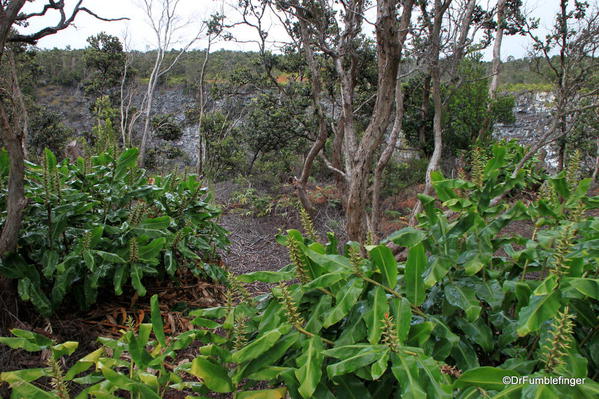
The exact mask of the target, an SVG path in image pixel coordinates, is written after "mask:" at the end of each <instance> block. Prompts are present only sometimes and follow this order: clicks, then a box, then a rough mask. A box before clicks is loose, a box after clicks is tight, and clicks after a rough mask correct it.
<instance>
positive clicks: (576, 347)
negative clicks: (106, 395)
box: [67, 146, 599, 399]
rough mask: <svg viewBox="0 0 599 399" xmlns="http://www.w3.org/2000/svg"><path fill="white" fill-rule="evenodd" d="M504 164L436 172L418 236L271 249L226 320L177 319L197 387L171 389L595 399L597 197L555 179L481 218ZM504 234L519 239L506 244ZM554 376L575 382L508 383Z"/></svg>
mask: <svg viewBox="0 0 599 399" xmlns="http://www.w3.org/2000/svg"><path fill="white" fill-rule="evenodd" d="M510 165H511V164H510V161H509V160H508V157H507V149H506V148H505V147H501V146H496V147H495V148H494V157H493V158H491V159H489V160H488V162H487V163H486V166H485V167H484V168H483V169H482V172H481V176H482V184H480V185H479V184H476V183H473V182H470V181H467V180H462V179H445V178H444V177H443V176H442V175H441V174H439V173H436V174H434V175H433V181H434V184H433V185H434V188H435V190H436V194H437V198H433V197H428V196H421V200H422V201H423V203H424V213H423V214H422V215H420V217H419V220H420V225H419V226H418V227H417V228H412V227H410V228H405V229H402V230H400V231H397V232H395V233H393V234H392V235H391V236H389V237H388V238H387V239H386V240H385V241H384V242H383V243H381V244H378V245H368V246H366V247H360V245H359V244H357V243H352V242H350V243H347V244H346V245H345V246H344V248H343V251H342V252H341V253H340V252H339V251H338V243H337V240H336V239H335V237H334V236H333V235H332V234H329V235H328V241H327V242H318V241H315V240H313V239H311V238H306V237H304V236H303V235H302V234H301V233H300V232H299V231H297V230H289V231H288V232H287V234H286V235H281V236H278V237H277V241H278V242H279V243H281V244H282V245H285V246H287V247H288V248H289V251H290V259H291V263H290V264H289V265H288V266H286V267H284V268H283V269H281V270H279V271H276V272H274V271H259V272H254V273H249V274H245V275H242V276H238V277H234V278H231V279H230V280H229V284H228V289H227V293H226V303H225V304H224V306H221V307H217V308H210V309H200V310H195V311H193V312H191V315H192V316H194V317H195V319H194V320H193V323H194V324H195V325H196V326H198V327H200V328H202V330H201V331H202V332H201V333H199V334H197V335H196V336H195V339H197V340H198V341H199V342H200V343H201V344H202V345H203V346H202V347H201V349H200V354H199V355H198V356H196V357H195V358H194V359H193V360H192V361H191V362H190V363H191V364H190V365H189V364H186V365H185V366H181V368H180V369H179V370H178V371H182V370H188V371H185V373H188V374H191V375H193V376H195V377H197V378H199V382H198V381H196V380H191V381H190V380H189V379H188V378H186V377H185V376H183V377H181V378H183V381H184V382H176V383H177V384H182V385H177V386H182V387H183V386H184V387H187V388H190V389H192V390H193V391H194V392H196V393H198V394H200V395H206V394H208V393H210V392H221V393H233V394H234V396H235V397H236V398H249V397H253V398H283V397H285V395H289V397H291V398H294V399H295V398H298V399H299V398H304V399H306V398H336V397H337V398H340V397H343V398H345V397H363V398H391V397H401V398H419V399H420V398H435V399H437V398H440V399H443V398H448V399H449V398H463V399H465V398H487V397H494V398H530V397H543V398H544V397H548V398H550V397H559V396H563V397H572V396H573V395H575V396H576V397H580V398H595V397H596V396H597V393H598V392H599V384H597V383H596V382H595V381H593V379H594V378H595V376H596V375H597V373H598V371H599V362H598V360H599V359H597V356H596V353H597V351H596V348H597V345H599V335H598V334H597V328H596V327H597V323H596V320H597V319H596V314H597V311H599V294H598V293H599V279H598V278H597V277H598V276H597V271H598V260H599V251H598V248H599V246H598V245H597V242H598V240H599V221H598V220H597V218H594V217H592V216H589V215H588V214H587V213H586V210H588V209H592V208H597V207H599V198H597V197H588V196H587V194H586V193H587V190H588V187H589V184H590V181H589V180H588V179H587V180H581V181H580V182H579V183H578V184H577V185H576V187H572V188H570V187H569V185H568V183H567V179H566V178H565V177H564V176H563V175H558V176H557V177H554V178H552V179H551V180H550V184H551V185H552V186H553V187H554V188H555V191H556V195H557V199H556V200H555V201H553V202H551V203H548V202H546V201H545V200H544V199H540V200H538V201H535V202H533V203H530V204H528V205H524V204H523V203H521V202H513V203H509V202H504V203H502V204H495V203H494V201H493V199H494V198H497V197H498V196H500V195H503V194H505V193H506V192H509V191H510V190H512V189H513V188H514V187H517V186H518V185H519V184H525V183H524V182H523V181H522V180H523V179H525V176H526V174H525V172H523V171H522V172H520V173H518V174H517V176H516V177H515V178H513V179H512V178H511V177H510V173H509V168H510ZM506 169H507V171H506ZM515 221H528V222H530V224H531V226H533V227H534V230H533V232H532V234H531V235H530V236H528V235H520V234H518V233H517V232H510V231H509V230H506V228H507V227H508V226H509V225H510V223H512V222H515ZM389 241H390V242H393V243H395V244H396V245H398V246H400V247H405V248H406V252H407V260H406V261H405V262H398V261H397V260H396V259H395V256H394V255H393V253H392V251H391V249H390V248H389V247H388V246H387V245H385V244H386V242H389ZM255 281H261V282H266V283H271V284H276V286H275V287H273V288H272V291H271V293H270V294H267V295H262V296H260V297H257V298H254V299H252V298H250V297H249V296H248V294H247V291H246V290H245V288H244V286H243V284H244V283H252V282H255ZM153 319H158V318H157V317H153ZM140 331H141V328H140ZM144 331H145V330H144ZM158 331H159V330H158ZM140 334H141V333H140ZM144 334H146V335H148V336H149V333H148V332H145V333H144ZM155 334H156V339H157V340H160V339H161V338H160V332H158V333H156V330H155ZM143 342H144V343H145V342H146V341H143ZM153 347H154V346H153V344H151V343H149V341H148V344H147V345H145V348H146V349H144V350H146V351H147V352H148V353H150V354H152V353H153V349H151V348H153ZM142 356H146V355H142ZM152 356H153V355H152ZM154 358H155V357H154ZM135 361H136V360H135ZM147 361H148V362H150V361H151V360H150V359H149V358H148V360H147ZM147 364H149V363H147ZM152 368H154V367H152ZM175 373H176V372H175ZM558 374H559V375H560V376H562V377H563V378H568V379H573V378H580V379H582V378H584V383H582V384H579V385H575V386H572V385H570V383H569V382H568V383H566V384H564V385H540V384H527V383H525V382H523V381H518V378H517V377H521V376H529V377H542V378H545V377H547V378H549V377H555V376H557V375H558ZM67 375H68V373H67ZM179 376H181V374H179ZM512 377H514V378H516V381H517V383H515V384H513V385H508V384H506V383H505V380H504V378H508V379H510V380H511V379H512ZM173 381H177V380H173ZM568 381H571V380H568ZM172 386H173V385H171V387H172ZM282 386H284V387H282ZM257 388H258V389H257ZM156 392H158V391H156Z"/></svg>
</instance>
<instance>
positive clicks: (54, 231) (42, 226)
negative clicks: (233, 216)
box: [0, 149, 227, 315]
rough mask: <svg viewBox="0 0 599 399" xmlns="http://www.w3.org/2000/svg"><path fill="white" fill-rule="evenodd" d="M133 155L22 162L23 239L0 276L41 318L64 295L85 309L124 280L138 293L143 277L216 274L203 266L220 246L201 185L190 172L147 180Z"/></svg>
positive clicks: (222, 239) (213, 212)
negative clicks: (24, 169)
mask: <svg viewBox="0 0 599 399" xmlns="http://www.w3.org/2000/svg"><path fill="white" fill-rule="evenodd" d="M137 154H138V150H137V149H129V150H126V151H124V152H123V153H122V154H121V155H120V156H119V157H118V158H113V157H112V156H111V155H110V154H108V153H104V154H101V155H98V156H95V157H92V158H91V159H82V158H79V159H78V160H77V161H76V162H75V163H69V162H68V160H65V161H63V162H62V163H60V164H58V163H57V161H56V158H55V157H54V155H53V154H52V152H50V151H49V150H46V151H45V152H44V156H43V162H42V164H41V165H34V164H29V165H28V170H27V184H26V196H27V198H28V201H29V206H28V207H27V209H26V212H25V215H24V220H23V233H22V235H21V239H20V240H19V246H18V250H17V251H16V252H15V253H13V254H11V255H10V256H8V257H6V258H5V259H3V260H2V263H1V264H0V273H2V274H3V275H5V276H7V277H8V278H12V279H17V280H18V288H19V295H20V297H21V299H23V300H25V301H31V302H32V303H33V304H34V305H35V307H36V308H37V309H38V311H40V313H42V314H43V315H49V314H50V313H52V312H53V311H54V310H56V309H57V308H58V307H59V306H60V305H61V303H62V302H63V301H64V300H65V298H69V299H73V300H74V301H76V302H79V304H80V306H81V307H82V308H87V307H89V306H90V305H92V304H93V303H95V301H96V297H97V294H98V292H99V290H100V289H103V288H108V287H112V288H113V290H114V292H115V293H116V294H117V295H120V294H122V293H123V288H124V287H125V286H126V285H127V284H128V282H130V283H131V285H132V286H133V287H134V288H135V290H136V292H137V294H138V295H140V296H143V295H145V293H146V288H145V286H144V284H143V279H144V277H145V276H160V277H170V278H176V274H177V270H179V269H181V268H188V269H190V270H191V271H192V272H193V273H194V274H197V275H202V274H203V275H206V276H208V277H210V278H213V279H216V280H219V279H222V278H223V277H224V275H223V272H222V270H220V268H219V267H217V266H214V265H209V264H208V263H207V261H209V260H211V259H213V258H214V257H215V251H216V250H217V249H219V248H225V246H226V245H227V238H226V231H225V230H224V229H222V228H221V227H220V226H218V225H217V224H216V223H215V222H214V219H215V218H216V217H217V216H218V215H219V213H220V211H219V210H218V209H217V208H215V207H214V206H213V205H211V204H210V195H209V193H208V191H207V189H206V188H203V187H202V186H201V184H200V182H198V181H197V179H196V177H195V176H188V177H186V178H181V177H178V176H175V175H168V176H165V177H161V176H157V177H154V178H148V177H147V176H146V175H145V171H144V170H142V169H139V168H137V166H136V162H137ZM0 159H2V160H3V162H6V158H5V157H2V158H0ZM0 169H1V170H2V171H3V173H7V167H6V165H5V166H4V167H3V168H0ZM5 196H6V192H5V191H3V192H2V193H0V197H1V198H0V203H5V201H6V199H5Z"/></svg>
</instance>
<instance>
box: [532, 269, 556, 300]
mask: <svg viewBox="0 0 599 399" xmlns="http://www.w3.org/2000/svg"><path fill="white" fill-rule="evenodd" d="M558 284H559V283H558V277H557V275H555V274H553V273H551V274H549V276H547V278H545V280H543V281H542V282H541V284H539V286H538V287H537V288H535V290H534V291H533V292H532V293H533V295H549V294H551V293H552V292H553V291H555V289H556V288H557V286H558Z"/></svg>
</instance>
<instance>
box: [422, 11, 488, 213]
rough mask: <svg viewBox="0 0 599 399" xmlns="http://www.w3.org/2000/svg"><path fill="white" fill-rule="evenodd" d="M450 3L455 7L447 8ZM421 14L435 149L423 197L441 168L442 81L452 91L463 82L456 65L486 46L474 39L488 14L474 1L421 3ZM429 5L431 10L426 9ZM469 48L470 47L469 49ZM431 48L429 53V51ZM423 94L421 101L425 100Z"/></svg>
mask: <svg viewBox="0 0 599 399" xmlns="http://www.w3.org/2000/svg"><path fill="white" fill-rule="evenodd" d="M452 2H453V4H454V5H456V7H454V8H453V9H452V8H450V6H451V5H452ZM418 3H419V6H420V12H421V14H422V25H423V31H424V35H425V38H423V39H424V40H423V42H422V43H423V44H424V46H425V48H426V51H425V53H426V54H427V55H426V58H427V59H426V60H425V63H426V65H427V69H428V74H429V75H430V79H431V88H432V89H431V97H432V102H433V137H434V150H433V153H432V155H431V157H430V159H429V163H428V167H427V170H426V179H425V186H424V191H423V194H424V195H431V194H432V189H433V186H432V179H431V176H432V173H433V172H434V171H436V170H438V169H439V168H440V165H441V157H442V155H443V132H444V124H443V115H444V113H445V112H446V106H447V99H448V98H449V97H450V96H445V100H444V96H443V93H442V90H441V89H442V78H443V76H444V75H445V76H446V78H447V79H448V80H449V81H450V82H452V84H453V86H454V87H455V88H457V87H460V85H461V84H462V83H463V81H462V79H461V77H460V76H459V75H458V74H457V72H458V71H459V66H460V64H461V62H462V60H463V58H464V56H465V55H467V54H468V52H470V51H472V48H475V49H479V48H480V47H482V46H485V45H486V44H488V43H485V42H483V43H482V44H481V45H477V46H473V45H472V44H473V41H474V39H473V37H471V36H473V35H474V34H475V33H476V32H477V30H478V28H479V27H480V26H481V25H483V23H484V22H485V20H486V19H487V13H486V12H484V10H482V9H481V8H480V7H479V6H478V5H477V0H467V1H466V4H465V5H461V4H456V3H457V2H454V1H453V0H433V1H431V4H427V1H424V0H421V1H419V2H418ZM429 5H430V8H429ZM469 47H470V48H469ZM429 49H430V50H429ZM444 52H446V53H448V55H447V56H446V58H445V60H444V61H445V62H444V64H445V65H447V68H446V69H447V71H446V73H445V74H443V71H442V63H441V56H442V55H443V53H444ZM426 98H427V96H426V95H425V96H424V98H423V101H426ZM421 210H422V203H421V202H420V201H418V203H417V205H416V207H415V208H414V209H413V210H412V215H411V217H410V223H411V224H414V223H415V222H416V215H417V214H418V213H420V211H421Z"/></svg>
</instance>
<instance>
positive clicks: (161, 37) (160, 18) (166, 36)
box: [138, 0, 205, 167]
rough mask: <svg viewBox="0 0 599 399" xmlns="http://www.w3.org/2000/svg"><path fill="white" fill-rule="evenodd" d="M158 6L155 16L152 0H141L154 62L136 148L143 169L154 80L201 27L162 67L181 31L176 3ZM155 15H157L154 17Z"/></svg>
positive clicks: (167, 0)
mask: <svg viewBox="0 0 599 399" xmlns="http://www.w3.org/2000/svg"><path fill="white" fill-rule="evenodd" d="M159 3H160V4H161V8H160V12H159V13H156V12H155V10H154V7H153V1H152V0H143V11H144V13H145V14H146V17H148V19H149V21H150V26H151V28H152V30H153V31H154V35H155V37H156V45H157V49H156V60H155V61H154V67H153V68H152V73H151V74H150V80H149V81H148V87H147V90H146V95H145V100H146V103H145V109H144V117H145V120H144V127H143V131H142V137H141V144H140V148H139V160H138V162H139V165H140V166H141V167H143V166H144V165H145V160H146V152H147V145H148V140H149V136H150V124H151V120H152V107H153V102H154V94H155V92H156V86H157V85H158V79H160V77H162V76H163V75H165V74H166V73H168V72H169V71H170V70H171V69H172V68H173V67H174V66H175V65H176V64H177V62H179V58H181V55H183V54H184V53H185V52H186V51H187V50H188V49H189V47H190V46H191V45H192V44H193V43H195V42H196V41H197V40H199V38H200V35H201V34H202V32H203V30H204V28H205V24H204V23H202V25H201V27H200V29H199V30H198V33H197V34H196V35H195V36H194V37H193V38H192V39H191V40H190V41H189V42H187V44H186V45H185V46H184V47H183V48H181V50H179V52H178V53H177V55H176V56H175V58H174V59H173V61H171V63H170V64H169V65H168V66H167V67H165V68H163V65H162V64H163V62H164V58H165V55H166V52H167V51H168V49H169V48H170V47H171V45H172V44H174V43H175V42H176V39H175V38H174V36H173V35H174V34H175V33H176V32H177V31H178V30H180V29H181V28H182V25H180V24H177V7H178V6H179V0H160V2H159ZM157 14H159V15H157Z"/></svg>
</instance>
